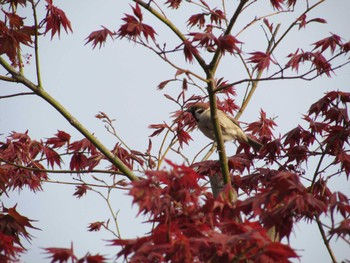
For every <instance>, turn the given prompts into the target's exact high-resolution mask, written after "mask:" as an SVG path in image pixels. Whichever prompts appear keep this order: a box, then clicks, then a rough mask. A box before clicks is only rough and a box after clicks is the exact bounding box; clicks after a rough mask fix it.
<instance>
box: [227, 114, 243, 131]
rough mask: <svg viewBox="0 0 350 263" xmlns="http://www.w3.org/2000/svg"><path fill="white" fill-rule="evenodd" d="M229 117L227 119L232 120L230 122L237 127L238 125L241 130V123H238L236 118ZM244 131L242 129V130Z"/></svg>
mask: <svg viewBox="0 0 350 263" xmlns="http://www.w3.org/2000/svg"><path fill="white" fill-rule="evenodd" d="M226 116H227V118H228V119H229V120H230V121H232V122H233V123H234V124H235V125H237V126H238V127H239V128H241V126H240V125H239V123H238V121H237V120H236V119H235V118H233V117H231V116H229V115H226ZM241 129H242V128H241Z"/></svg>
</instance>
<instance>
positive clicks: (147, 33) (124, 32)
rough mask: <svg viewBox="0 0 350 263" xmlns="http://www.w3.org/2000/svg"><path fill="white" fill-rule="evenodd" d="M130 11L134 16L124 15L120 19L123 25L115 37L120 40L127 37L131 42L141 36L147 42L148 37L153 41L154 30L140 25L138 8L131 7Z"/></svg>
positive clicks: (137, 6) (140, 14)
mask: <svg viewBox="0 0 350 263" xmlns="http://www.w3.org/2000/svg"><path fill="white" fill-rule="evenodd" d="M132 10H133V13H134V15H128V14H125V17H124V18H123V19H122V20H123V21H124V22H125V24H123V25H122V26H120V28H119V30H118V32H117V35H118V36H119V37H120V38H123V37H127V38H129V39H132V40H136V39H137V38H140V37H141V35H143V36H144V37H145V39H146V40H147V41H148V38H149V37H150V38H151V39H152V40H153V41H155V35H156V32H155V31H154V29H153V28H152V27H151V26H149V25H147V24H144V23H142V21H143V14H142V12H141V8H140V6H139V5H138V4H136V6H135V7H132Z"/></svg>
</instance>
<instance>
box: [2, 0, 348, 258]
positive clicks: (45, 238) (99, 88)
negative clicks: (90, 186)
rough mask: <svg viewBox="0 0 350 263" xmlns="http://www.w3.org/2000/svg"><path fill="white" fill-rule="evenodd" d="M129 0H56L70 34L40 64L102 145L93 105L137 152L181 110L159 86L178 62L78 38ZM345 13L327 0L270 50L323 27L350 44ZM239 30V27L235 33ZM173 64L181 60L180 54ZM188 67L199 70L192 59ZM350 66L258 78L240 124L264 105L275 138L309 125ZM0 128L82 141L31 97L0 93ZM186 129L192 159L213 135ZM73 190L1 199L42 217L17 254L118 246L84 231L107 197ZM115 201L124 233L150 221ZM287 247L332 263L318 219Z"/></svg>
mask: <svg viewBox="0 0 350 263" xmlns="http://www.w3.org/2000/svg"><path fill="white" fill-rule="evenodd" d="M218 2H221V1H218ZM236 2H237V1H235V3H236ZM262 2H266V3H267V2H268V1H262ZM300 2H303V1H300ZM129 3H130V1H112V0H104V1H99V3H98V4H96V1H92V0H76V1H74V2H72V1H56V2H55V4H56V5H58V6H59V7H60V8H62V9H63V10H64V11H66V14H67V16H68V18H69V19H70V20H71V22H72V26H73V30H74V33H73V34H68V35H66V34H65V33H62V35H61V38H60V40H58V38H57V37H55V38H54V40H53V41H50V37H49V36H47V37H46V38H43V39H42V40H40V51H41V53H40V57H41V69H42V77H43V83H44V88H45V89H46V90H47V91H48V92H49V93H50V94H51V95H52V96H53V97H55V98H56V99H57V100H58V101H60V102H61V103H62V104H63V105H64V106H65V107H66V108H67V109H68V110H70V111H71V113H73V115H75V117H77V118H78V119H79V120H80V121H81V122H82V123H83V124H84V125H86V127H87V128H88V129H89V130H90V131H91V132H93V133H95V135H96V136H97V137H98V138H99V139H100V140H101V141H102V142H103V143H105V144H106V145H107V146H108V147H110V148H112V147H113V145H114V144H115V143H116V140H115V138H114V137H113V136H111V135H110V134H108V133H107V132H106V130H105V129H104V127H103V124H102V123H101V122H100V121H99V120H97V119H96V118H94V116H95V115H96V114H97V113H98V112H99V111H103V112H105V113H107V114H108V115H109V116H110V117H111V118H114V119H116V122H115V124H116V129H117V131H118V134H119V135H120V137H122V138H123V139H124V140H125V141H126V142H127V144H128V145H129V146H130V147H131V148H135V149H137V150H140V151H141V152H143V151H144V150H145V149H146V148H147V144H148V136H149V135H150V134H151V130H149V129H148V128H147V127H148V125H149V124H152V123H162V122H163V121H165V122H168V123H169V122H170V116H171V112H172V111H174V110H177V108H176V105H174V104H172V103H171V102H170V101H168V100H166V99H165V98H164V96H163V94H164V92H161V91H158V90H157V85H158V84H159V83H160V82H162V81H164V80H166V79H170V78H173V77H174V74H175V71H174V69H173V68H171V67H170V66H169V65H167V64H165V63H164V62H163V61H161V60H160V59H159V58H158V57H157V56H155V55H154V54H153V53H151V52H150V51H149V50H147V49H145V48H143V47H140V46H137V45H135V44H133V43H130V42H128V41H126V40H121V41H120V40H116V41H114V42H113V41H109V42H108V43H107V44H106V45H105V47H104V48H102V49H101V50H98V49H96V50H92V48H91V46H90V45H86V46H85V45H84V43H85V40H84V39H85V38H86V37H87V36H88V35H89V34H90V32H92V31H94V30H97V29H100V25H104V26H106V27H108V28H110V29H112V30H117V29H118V26H119V25H120V24H121V18H122V16H123V14H124V13H126V12H129V11H130V6H129ZM180 10H181V9H180ZM349 10H350V1H346V0H332V1H327V3H325V4H324V5H323V6H321V7H320V8H318V9H317V10H315V11H314V12H312V13H311V14H312V15H311V16H312V17H313V18H315V17H322V18H325V19H326V20H327V21H328V24H326V25H315V26H314V27H313V28H314V30H311V31H310V30H308V31H305V32H300V35H298V34H296V33H298V32H297V31H295V33H293V34H291V36H290V37H289V38H288V42H286V44H285V45H284V46H281V47H280V48H279V49H278V50H276V52H277V54H284V53H285V50H289V49H290V46H292V47H295V48H292V49H293V50H294V51H295V50H296V48H297V47H298V46H300V45H302V47H303V48H305V50H308V49H309V48H310V46H309V44H311V43H314V42H315V41H317V40H319V39H321V38H323V37H326V36H328V33H329V32H332V33H334V34H338V35H340V36H344V37H345V38H347V39H345V40H344V41H349V36H350V34H349V33H350V30H349V23H350V21H349V20H350V19H349V14H348V12H349ZM264 11H265V10H264V9H252V10H250V11H249V12H250V13H249V15H250V18H249V19H247V20H244V21H242V22H240V23H241V24H239V26H244V25H245V24H246V23H247V22H248V21H249V20H251V19H252V18H253V17H254V16H256V15H258V14H261V12H264ZM297 14H299V13H297ZM297 14H293V13H291V14H286V17H288V18H289V19H293V18H295V17H296V16H297ZM23 16H27V17H30V13H28V12H27V13H23ZM188 17H189V16H188V13H186V14H183V13H180V12H179V13H176V15H174V16H173V18H174V19H175V23H176V22H181V21H186V20H187V19H188ZM282 17H283V16H281V17H277V18H272V19H271V21H274V23H275V24H277V23H283V22H284V21H281V20H280V19H281V18H282ZM147 18H148V16H147ZM150 19H151V18H150ZM152 21H153V20H152ZM181 23H183V22H181ZM182 28H184V27H182ZM155 29H156V30H158V31H157V32H158V34H159V38H160V39H174V38H173V37H172V36H171V32H169V31H168V30H166V28H165V27H164V26H162V25H158V26H155ZM255 29H256V30H255V31H253V30H252V31H250V32H249V31H248V32H246V33H243V34H242V35H241V36H240V38H239V39H240V40H241V41H242V42H244V43H245V45H247V47H248V50H251V52H254V51H261V50H263V47H264V37H265V35H264V32H263V31H262V30H261V28H260V27H259V26H256V27H255ZM282 29H283V28H282ZM284 29H285V27H284ZM238 31H239V30H238V29H237V30H236V31H234V32H238ZM252 40H253V41H252ZM176 44H177V43H174V44H173V45H176ZM176 59H178V58H176ZM178 61H179V63H180V60H178ZM235 63H236V64H235ZM182 65H185V64H182ZM238 66H239V64H238V63H237V62H235V60H232V59H231V60H229V59H227V60H226V59H225V60H224V61H223V66H222V67H221V68H220V69H219V72H220V74H221V75H222V76H224V77H225V78H228V79H230V80H237V79H239V77H241V75H240V74H241V73H239V71H238V70H237V67H238ZM191 67H193V68H196V65H192V66H191ZM25 70H26V72H27V75H28V76H29V77H30V79H32V80H34V79H35V75H34V71H33V63H32V64H31V65H29V66H27V67H26V69H25ZM349 72H350V70H349V67H346V68H342V69H340V70H338V71H337V72H336V76H334V77H333V78H331V79H330V78H326V77H322V78H319V79H317V80H315V81H312V82H307V81H300V80H295V81H275V82H264V83H261V84H260V85H259V88H258V89H257V91H256V93H255V95H254V98H253V100H252V102H251V104H250V105H249V107H248V108H247V110H246V111H245V113H244V114H243V116H242V117H241V121H245V122H252V121H255V120H257V119H258V117H259V111H260V109H264V110H265V111H266V112H267V115H268V116H269V117H277V119H276V120H275V121H276V123H277V124H278V125H279V126H278V128H276V135H278V134H279V133H280V134H284V133H285V132H287V131H289V130H290V129H292V128H294V127H296V126H297V125H298V124H303V125H305V123H303V122H302V121H301V118H302V114H304V113H306V112H307V110H308V108H309V106H310V105H311V103H313V102H315V101H316V100H318V99H319V98H321V97H322V96H323V94H324V92H326V91H330V90H337V89H339V90H345V91H349V90H350V89H349V83H350V73H349ZM0 73H1V74H3V71H2V70H0ZM179 88H180V85H179V84H174V85H171V86H170V90H169V89H168V90H166V91H165V92H167V93H171V94H176V93H177V92H178V90H179ZM171 89H173V90H171ZM18 91H27V90H25V89H24V88H23V87H21V86H20V85H13V84H8V83H3V82H2V83H1V84H0V96H1V95H5V94H12V93H15V92H18ZM244 91H245V87H244V86H240V87H237V93H238V97H237V100H238V102H239V101H240V100H241V99H242V97H243V95H244ZM0 127H1V130H0V133H1V134H4V135H2V140H3V138H4V137H5V136H7V135H8V134H9V133H10V132H11V131H17V132H25V131H26V130H29V135H30V136H31V137H32V138H33V139H37V140H39V139H41V138H48V137H51V136H53V134H55V133H56V132H57V130H58V129H59V130H64V131H67V132H68V133H70V134H71V135H72V136H73V139H81V138H82V137H81V135H79V134H78V133H77V132H76V131H75V130H74V129H73V128H72V127H71V126H70V125H69V123H67V122H66V120H65V119H64V118H62V117H61V116H60V115H59V114H58V113H57V112H56V111H55V110H54V109H52V108H51V107H50V106H49V105H48V104H47V103H45V102H44V101H43V100H41V99H40V98H37V97H34V96H25V97H16V98H12V99H6V100H1V101H0ZM191 135H192V137H193V138H194V142H193V141H192V142H191V143H190V146H189V147H187V148H186V149H185V152H186V153H187V154H188V155H189V156H194V154H195V153H196V150H198V149H200V148H202V147H203V146H204V145H206V144H207V143H208V142H209V140H208V139H206V138H205V137H204V136H203V135H201V134H200V133H199V132H198V131H194V132H193V134H191ZM157 143H158V144H157ZM157 145H159V141H157V140H155V146H154V149H157V148H156V146H157ZM230 147H232V148H230ZM234 147H235V146H234V145H233V144H229V145H228V147H227V148H230V149H232V150H230V149H229V150H228V151H232V152H233V151H234ZM172 157H173V158H175V160H177V161H178V162H179V163H181V162H183V160H181V159H179V158H178V157H176V156H175V155H173V156H172ZM176 158H177V159H176ZM213 158H215V156H214V157H213ZM311 166H312V164H311ZM67 177H69V176H68V175H60V176H57V175H56V176H54V175H52V176H51V178H52V179H57V180H63V181H66V180H67V181H68V179H67ZM339 181H340V183H338V184H337V185H336V187H337V189H339V190H341V191H344V192H345V193H346V194H348V195H349V194H350V191H349V184H348V182H346V181H345V180H341V179H340V180H339ZM73 193H74V187H72V186H65V185H57V184H49V183H47V184H44V191H43V192H38V193H35V194H34V193H32V192H29V191H27V190H24V191H22V192H21V193H20V195H18V193H17V192H13V193H10V199H8V198H6V197H5V198H2V200H1V201H2V202H3V203H4V205H5V206H6V207H11V206H13V205H15V204H16V203H18V206H17V210H18V211H19V212H20V213H21V214H23V215H25V216H27V217H29V218H30V219H35V220H38V221H37V222H34V223H33V225H34V226H35V227H38V228H40V229H42V231H36V230H34V231H31V232H30V233H31V234H32V235H33V236H34V237H35V238H33V240H32V243H31V245H30V244H26V243H25V244H26V247H27V248H28V249H29V250H28V253H27V254H26V255H24V256H23V257H22V260H23V262H26V263H34V262H39V263H40V262H49V260H47V259H46V260H45V255H43V254H42V253H43V250H42V249H41V248H43V247H70V243H71V242H73V243H74V248H75V251H76V254H77V255H78V256H83V255H84V254H85V253H86V252H91V253H101V254H107V255H109V256H111V255H113V253H115V248H111V247H106V246H105V244H106V243H105V241H104V240H108V239H112V238H113V236H111V235H110V234H108V233H106V232H103V231H102V232H101V233H96V232H93V233H92V232H87V226H88V224H89V223H91V222H94V221H105V220H107V219H108V218H109V217H110V215H109V212H108V208H107V206H106V204H105V202H104V201H103V200H102V199H101V198H100V197H99V196H98V195H97V194H95V193H88V195H86V196H84V197H83V198H81V199H76V198H75V197H73V196H72V194H73ZM112 206H113V208H114V209H115V211H118V210H119V214H118V220H119V227H120V229H121V233H122V236H123V237H124V238H133V237H136V236H142V235H143V234H144V233H146V232H147V231H148V230H149V227H148V226H147V225H146V224H143V223H141V222H142V221H143V220H144V219H143V218H140V217H139V218H137V219H136V218H135V215H136V213H137V207H132V205H131V198H130V197H128V196H126V192H123V191H120V190H118V191H115V192H114V193H113V197H112ZM339 241H340V240H339ZM291 244H292V247H293V248H296V249H298V250H297V252H298V253H299V254H301V255H302V256H303V257H302V258H301V262H322V263H323V262H325V263H326V262H330V258H329V256H328V254H327V251H326V248H325V247H324V245H323V242H322V239H321V236H320V234H319V232H318V229H317V226H316V225H308V226H305V225H304V224H299V225H298V227H296V229H295V232H294V234H292V237H291ZM333 248H334V250H335V254H336V256H337V257H338V259H339V260H343V259H345V258H348V259H349V258H350V252H349V249H348V247H346V246H345V245H344V244H343V243H342V242H341V241H340V242H338V243H336V244H333ZM296 262H297V261H296Z"/></svg>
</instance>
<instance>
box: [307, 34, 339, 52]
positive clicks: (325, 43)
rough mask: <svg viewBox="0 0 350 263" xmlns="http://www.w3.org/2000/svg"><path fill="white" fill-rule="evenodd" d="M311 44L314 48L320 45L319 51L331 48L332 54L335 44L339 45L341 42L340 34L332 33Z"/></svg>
mask: <svg viewBox="0 0 350 263" xmlns="http://www.w3.org/2000/svg"><path fill="white" fill-rule="evenodd" d="M313 45H315V48H314V49H317V48H319V47H321V53H322V52H323V51H325V50H326V49H328V48H330V49H331V53H332V54H334V51H335V49H336V47H337V46H338V47H341V46H342V43H341V38H340V36H337V35H335V34H332V35H331V36H330V37H327V38H324V39H321V40H319V41H317V42H315V43H314V44H313Z"/></svg>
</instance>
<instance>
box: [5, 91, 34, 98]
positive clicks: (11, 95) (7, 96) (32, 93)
mask: <svg viewBox="0 0 350 263" xmlns="http://www.w3.org/2000/svg"><path fill="white" fill-rule="evenodd" d="M25 95H35V93H34V92H21V93H16V94H10V95H4V96H0V100H1V99H8V98H13V97H18V96H25Z"/></svg>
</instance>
